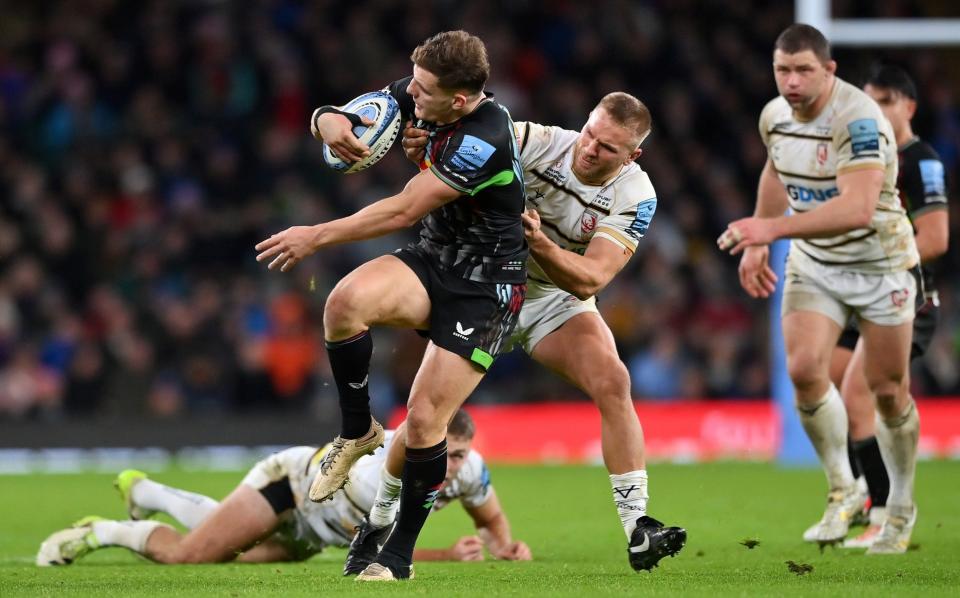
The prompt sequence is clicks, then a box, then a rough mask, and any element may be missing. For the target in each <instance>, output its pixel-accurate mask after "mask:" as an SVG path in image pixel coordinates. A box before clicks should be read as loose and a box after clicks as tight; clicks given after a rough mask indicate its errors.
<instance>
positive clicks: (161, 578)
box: [0, 462, 960, 598]
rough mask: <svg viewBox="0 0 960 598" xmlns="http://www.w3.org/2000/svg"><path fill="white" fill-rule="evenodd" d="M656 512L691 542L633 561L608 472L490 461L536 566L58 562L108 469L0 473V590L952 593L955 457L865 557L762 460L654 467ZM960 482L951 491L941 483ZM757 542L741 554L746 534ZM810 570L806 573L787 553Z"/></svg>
mask: <svg viewBox="0 0 960 598" xmlns="http://www.w3.org/2000/svg"><path fill="white" fill-rule="evenodd" d="M650 474H651V484H650V490H651V493H652V496H653V500H652V502H651V505H650V507H651V514H652V515H654V516H655V517H658V518H660V519H662V520H664V521H665V522H668V523H670V524H680V525H684V526H686V527H687V529H688V531H689V540H688V543H687V546H686V548H684V550H683V552H681V554H680V555H679V556H678V557H677V558H675V559H666V560H665V561H663V563H662V565H661V567H660V568H659V569H656V570H655V572H654V573H652V574H647V573H643V574H636V573H633V572H632V571H631V570H630V569H629V568H628V566H627V562H626V555H625V550H624V548H625V542H624V537H623V533H622V531H621V530H620V526H619V524H618V522H617V519H616V515H615V513H614V508H613V505H612V503H611V500H610V496H609V495H610V488H609V483H608V481H607V477H606V474H605V472H604V471H603V470H602V469H601V468H597V467H529V468H521V467H496V468H494V471H493V476H494V477H493V479H494V485H495V486H496V488H497V492H498V493H499V495H500V497H501V500H502V502H503V503H504V506H505V508H506V510H507V512H508V514H509V516H510V520H511V523H512V525H513V529H514V533H515V535H516V537H517V538H520V539H523V540H525V541H526V542H527V543H528V544H530V546H531V549H532V550H533V553H534V558H535V560H534V561H533V562H530V563H507V562H495V561H490V560H487V561H485V562H483V563H420V564H418V565H417V579H416V580H413V581H411V582H405V583H402V584H394V585H390V586H388V587H385V586H383V585H381V584H376V585H375V586H372V587H371V586H369V585H361V584H356V583H355V582H353V581H352V580H345V579H343V578H341V577H340V568H341V563H342V559H343V556H344V551H343V550H330V551H328V552H325V553H324V554H321V555H318V556H317V557H314V558H313V559H312V560H310V561H307V562H305V563H297V564H276V565H234V564H226V565H203V566H177V567H165V566H158V565H154V564H151V563H148V562H144V561H140V560H138V559H137V558H135V557H133V556H131V555H130V554H129V553H127V552H126V551H125V550H123V549H118V548H111V549H106V550H102V551H100V552H97V553H94V554H93V555H91V556H89V557H88V558H86V559H84V560H82V561H80V562H79V563H77V564H74V565H72V566H70V567H63V568H45V569H40V568H36V567H34V566H33V558H34V554H35V552H36V549H37V547H38V545H39V543H40V541H41V540H42V539H43V538H44V537H45V536H46V535H47V534H49V533H50V532H52V531H54V530H55V529H57V528H60V527H63V526H65V525H67V524H69V523H70V522H71V521H73V520H74V519H77V518H79V517H81V516H83V515H88V514H101V515H105V516H109V517H120V516H121V515H122V513H123V509H122V507H121V505H120V503H119V500H118V499H117V498H116V496H115V495H114V492H113V490H112V488H111V487H110V480H111V476H107V475H42V476H6V477H0V509H2V510H0V512H2V515H0V522H2V523H0V596H4V597H7V596H22V595H31V596H33V595H56V596H71V595H97V596H160V595H166V596H186V595H191V596H250V595H264V594H275V595H283V596H325V595H333V594H343V593H345V592H353V593H361V594H365V593H375V594H385V595H394V594H415V595H428V594H429V595H433V596H447V595H456V596H460V595H472V596H481V595H491V594H492V595H500V594H510V595H524V596H525V595H534V594H539V595H548V596H581V597H586V596H593V595H598V594H603V595H622V594H628V595H633V594H640V593H642V594H644V595H667V594H670V595H675V594H683V595H701V596H705V595H709V596H718V595H724V596H727V595H741V596H755V595H772V594H789V595H791V596H792V595H833V596H870V597H871V598H873V597H874V596H877V595H921V594H922V595H924V596H936V595H954V596H955V595H957V592H958V588H960V571H958V565H957V563H958V559H960V540H958V536H957V530H960V510H958V509H957V508H956V505H957V500H956V480H958V479H960V463H956V462H933V463H923V464H921V465H920V468H919V474H918V488H917V493H918V499H919V504H920V519H919V523H918V526H917V529H916V530H915V532H914V536H913V542H914V543H915V545H916V546H915V550H911V551H910V552H908V553H907V554H905V555H900V556H873V557H867V556H865V555H864V554H863V553H862V552H861V551H848V550H841V549H827V550H826V551H825V552H824V553H823V554H821V553H820V552H819V551H818V549H817V548H816V547H815V546H811V545H809V544H804V543H803V542H801V541H800V534H801V533H802V531H803V530H804V529H805V527H806V526H807V525H808V524H809V523H811V522H812V521H814V520H815V519H816V518H817V517H818V516H819V514H820V512H821V510H822V503H823V495H824V481H823V476H822V474H820V473H819V472H818V471H812V470H803V471H790V470H780V469H777V468H775V467H773V466H771V465H757V464H729V463H720V464H707V465H690V466H668V465H658V466H654V467H651V469H650ZM154 477H156V478H157V479H158V480H160V481H164V482H167V483H170V484H173V485H180V486H182V487H185V488H190V489H194V490H197V491H200V492H205V493H208V494H210V495H213V496H222V495H223V494H224V493H226V492H227V491H228V490H230V489H231V488H232V487H233V485H234V484H235V483H236V482H237V481H238V480H239V479H240V474H239V473H235V474H225V473H216V474H211V473H186V472H169V473H166V474H157V475H156V476H154ZM949 488H953V490H952V491H951V490H949ZM470 530H471V528H470V524H469V520H468V519H467V518H466V516H465V515H464V513H463V511H462V509H460V508H459V506H457V505H456V504H454V505H451V506H450V507H448V508H447V509H446V510H444V511H442V512H440V513H438V514H435V515H433V516H432V517H431V520H430V521H429V522H428V524H427V528H426V530H425V532H424V535H423V537H422V540H421V544H422V545H423V546H441V545H446V544H450V543H452V542H453V541H454V540H455V539H456V538H457V537H458V536H460V535H463V534H466V533H469V532H470ZM746 538H754V539H758V540H759V541H760V544H759V546H757V547H756V548H754V549H753V550H748V549H747V548H745V547H744V546H741V545H740V544H739V542H740V541H741V540H743V539H746ZM787 560H793V561H796V562H798V563H808V564H810V565H813V571H812V572H811V573H809V574H807V575H804V576H802V577H798V576H797V575H795V574H793V573H790V572H789V571H788V569H787V566H786V564H785V561H787Z"/></svg>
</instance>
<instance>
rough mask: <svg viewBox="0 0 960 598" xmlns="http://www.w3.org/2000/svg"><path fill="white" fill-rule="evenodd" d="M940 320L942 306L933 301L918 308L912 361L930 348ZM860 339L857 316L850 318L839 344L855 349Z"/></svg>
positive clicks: (914, 323)
mask: <svg viewBox="0 0 960 598" xmlns="http://www.w3.org/2000/svg"><path fill="white" fill-rule="evenodd" d="M939 321H940V308H939V307H938V306H936V305H934V303H933V301H927V302H926V303H924V304H923V306H921V307H920V309H919V310H917V315H916V317H914V319H913V344H912V345H911V346H910V359H911V361H912V360H914V359H916V358H918V357H922V356H923V355H924V353H926V352H927V349H929V348H930V343H931V342H932V341H933V333H934V332H936V330H937V322H939ZM859 339H860V330H859V329H858V328H857V320H856V318H850V320H849V321H848V322H847V327H846V328H844V329H843V332H841V333H840V340H839V341H837V346H838V347H843V348H844V349H848V350H850V351H853V349H854V347H856V346H857V340H859Z"/></svg>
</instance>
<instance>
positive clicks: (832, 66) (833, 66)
mask: <svg viewBox="0 0 960 598" xmlns="http://www.w3.org/2000/svg"><path fill="white" fill-rule="evenodd" d="M823 68H825V69H827V72H828V73H830V74H831V75H835V74H836V73H837V61H836V60H829V61H827V63H826V64H825V65H823Z"/></svg>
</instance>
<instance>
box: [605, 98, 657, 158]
mask: <svg viewBox="0 0 960 598" xmlns="http://www.w3.org/2000/svg"><path fill="white" fill-rule="evenodd" d="M597 108H603V109H604V110H606V111H607V114H609V115H610V118H612V119H613V122H615V123H617V124H618V125H620V126H621V127H623V128H625V129H629V130H633V131H634V132H635V133H636V135H637V137H638V138H639V141H637V145H639V144H640V143H641V142H642V141H643V140H644V139H645V138H646V136H647V135H648V134H649V133H650V128H651V127H652V125H653V118H652V117H651V116H650V110H649V109H648V108H647V107H646V106H645V105H644V104H643V102H641V101H640V100H638V99H637V98H635V97H633V96H632V95H630V94H629V93H624V92H622V91H615V92H613V93H608V94H607V95H605V96H603V99H602V100H600V103H599V104H597Z"/></svg>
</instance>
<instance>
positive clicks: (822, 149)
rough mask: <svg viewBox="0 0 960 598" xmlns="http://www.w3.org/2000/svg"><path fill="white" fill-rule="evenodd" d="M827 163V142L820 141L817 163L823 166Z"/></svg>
mask: <svg viewBox="0 0 960 598" xmlns="http://www.w3.org/2000/svg"><path fill="white" fill-rule="evenodd" d="M826 163H827V144H826V143H818V144H817V164H819V165H820V166H823V165H824V164H826Z"/></svg>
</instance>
